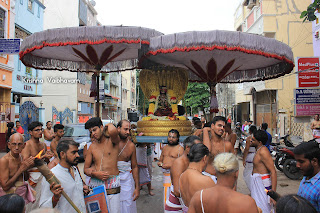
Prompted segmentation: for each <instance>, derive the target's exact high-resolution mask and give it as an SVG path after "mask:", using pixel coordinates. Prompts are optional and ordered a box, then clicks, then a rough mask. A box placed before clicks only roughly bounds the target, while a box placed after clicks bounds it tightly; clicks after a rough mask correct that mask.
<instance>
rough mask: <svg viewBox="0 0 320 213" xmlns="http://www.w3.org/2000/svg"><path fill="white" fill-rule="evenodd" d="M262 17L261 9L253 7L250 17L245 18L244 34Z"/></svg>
mask: <svg viewBox="0 0 320 213" xmlns="http://www.w3.org/2000/svg"><path fill="white" fill-rule="evenodd" d="M260 16H261V7H257V6H255V7H253V8H252V10H251V11H250V13H249V15H248V16H247V17H246V18H245V20H244V23H243V26H242V32H247V30H248V29H249V28H250V27H252V25H253V24H254V23H255V22H256V21H257V20H258V19H259V18H260Z"/></svg>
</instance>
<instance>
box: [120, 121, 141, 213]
mask: <svg viewBox="0 0 320 213" xmlns="http://www.w3.org/2000/svg"><path fill="white" fill-rule="evenodd" d="M133 125H134V124H132V125H131V126H133ZM131 126H130V121H128V120H121V121H119V123H118V125H117V130H118V133H119V137H120V143H119V154H118V163H117V165H118V169H119V175H120V185H121V191H120V205H121V213H136V212H137V206H136V200H137V199H138V198H139V196H140V185H139V169H138V164H137V155H136V147H135V144H134V143H133V142H132V140H131V137H130V129H131Z"/></svg>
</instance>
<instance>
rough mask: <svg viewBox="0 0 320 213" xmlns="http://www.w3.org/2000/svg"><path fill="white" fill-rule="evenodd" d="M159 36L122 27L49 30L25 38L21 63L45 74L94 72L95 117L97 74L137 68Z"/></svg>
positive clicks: (138, 29) (135, 28)
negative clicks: (55, 72) (138, 61)
mask: <svg viewBox="0 0 320 213" xmlns="http://www.w3.org/2000/svg"><path fill="white" fill-rule="evenodd" d="M159 35H162V33H160V32H157V31H155V30H153V29H147V28H142V27H124V26H92V27H69V28H57V29H49V30H45V31H42V32H37V33H34V34H32V35H31V36H28V37H27V38H26V39H25V40H24V41H23V42H22V46H21V51H20V53H19V55H20V60H21V61H22V62H23V63H24V64H25V65H26V66H29V67H33V68H36V69H44V70H60V71H62V70H68V71H73V72H95V73H96V74H95V75H96V81H97V83H96V87H97V93H96V96H97V104H96V111H97V116H99V115H100V113H99V83H98V81H99V74H100V72H102V70H101V69H102V67H103V66H105V65H107V64H108V66H109V69H111V70H117V71H121V70H127V69H133V68H135V67H136V64H137V63H136V61H137V59H138V58H139V56H141V55H142V54H143V53H144V52H145V51H146V50H147V48H148V46H149V43H150V42H149V41H150V38H151V37H154V36H159Z"/></svg>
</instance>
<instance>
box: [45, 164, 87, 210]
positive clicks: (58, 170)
mask: <svg viewBox="0 0 320 213" xmlns="http://www.w3.org/2000/svg"><path fill="white" fill-rule="evenodd" d="M71 168H72V169H73V171H74V177H75V179H73V177H72V176H71V174H70V173H69V171H68V169H67V168H64V167H62V166H61V165H60V164H58V165H56V166H55V167H54V168H52V169H51V171H52V173H53V174H54V175H55V176H56V177H57V178H58V179H59V181H60V182H61V187H62V188H63V190H64V191H65V192H66V194H67V195H68V196H69V197H70V199H71V200H72V201H73V202H74V204H75V205H76V206H77V207H78V209H79V210H80V211H81V212H83V213H85V212H86V207H85V203H84V196H83V183H82V179H81V177H80V174H79V172H78V170H77V169H76V168H75V167H71ZM41 184H42V185H41V194H40V196H41V197H40V208H53V206H52V196H53V193H52V192H51V191H50V185H49V183H48V182H47V181H46V179H45V178H43V179H42V183H41ZM55 209H58V210H59V211H60V212H61V213H64V212H65V213H73V212H75V213H76V211H75V210H74V208H73V207H72V206H71V205H70V203H69V202H68V201H67V200H66V199H65V198H64V196H63V195H61V197H60V199H59V202H58V203H57V205H56V207H55Z"/></svg>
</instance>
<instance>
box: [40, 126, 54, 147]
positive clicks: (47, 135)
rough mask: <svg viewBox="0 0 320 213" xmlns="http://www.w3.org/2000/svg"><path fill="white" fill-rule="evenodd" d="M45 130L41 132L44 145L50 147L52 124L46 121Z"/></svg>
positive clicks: (52, 133)
mask: <svg viewBox="0 0 320 213" xmlns="http://www.w3.org/2000/svg"><path fill="white" fill-rule="evenodd" d="M46 126H47V128H46V129H45V130H43V136H44V142H45V143H46V145H47V147H48V148H49V147H50V144H51V141H52V139H53V138H54V131H53V129H52V122H51V121H47V123H46Z"/></svg>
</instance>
